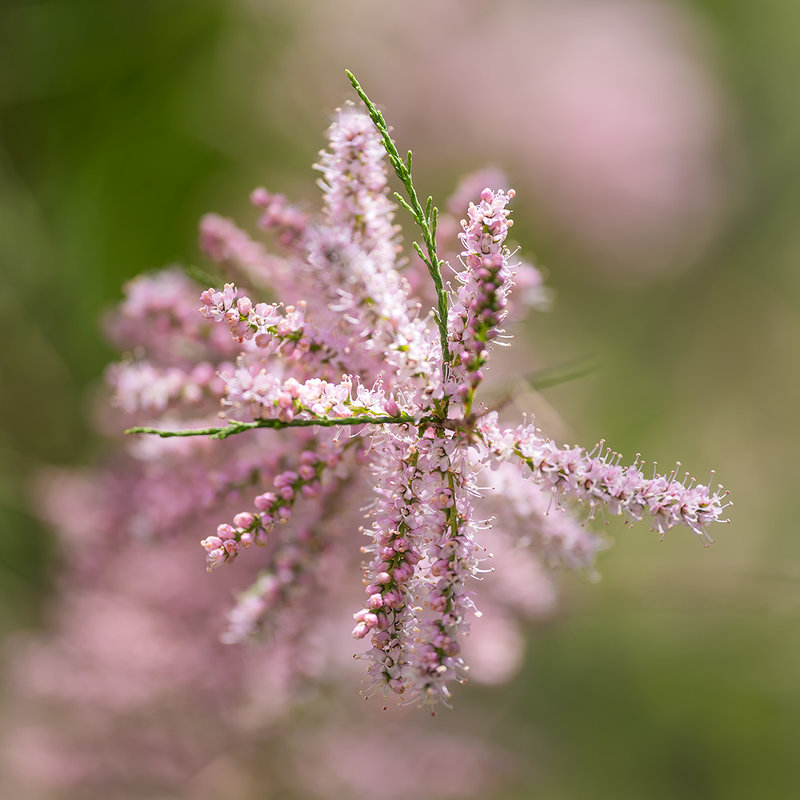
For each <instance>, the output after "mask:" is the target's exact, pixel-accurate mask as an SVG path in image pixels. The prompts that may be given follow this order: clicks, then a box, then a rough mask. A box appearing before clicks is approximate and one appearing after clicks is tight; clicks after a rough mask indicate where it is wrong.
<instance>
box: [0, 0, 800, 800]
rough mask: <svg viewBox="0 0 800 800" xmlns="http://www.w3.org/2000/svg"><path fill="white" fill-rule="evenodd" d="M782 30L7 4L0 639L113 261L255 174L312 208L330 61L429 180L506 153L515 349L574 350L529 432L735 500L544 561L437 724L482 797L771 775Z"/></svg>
mask: <svg viewBox="0 0 800 800" xmlns="http://www.w3.org/2000/svg"><path fill="white" fill-rule="evenodd" d="M798 26H800V6H798V4H797V3H796V2H794V0H767V2H763V3H753V2H748V1H747V0H724V1H723V0H684V1H683V2H676V1H675V0H565V1H563V2H557V1H556V0H528V1H527V2H524V1H523V0H495V2H492V3H485V2H472V0H407V2H403V3H396V4H390V3H388V2H376V1H375V0H337V2H335V3H332V2H321V1H320V2H313V1H312V0H296V2H293V3H285V2H268V1H267V0H236V1H234V2H232V0H192V2H181V1H179V0H135V1H134V0H5V2H4V3H3V4H2V6H0V265H1V266H0V269H1V270H2V272H0V280H2V289H1V290H0V325H2V334H0V410H1V413H0V419H1V420H2V428H1V429H0V459H2V462H1V463H2V473H1V474H0V593H2V602H0V632H2V634H3V636H4V637H5V639H6V641H7V643H8V645H7V647H6V649H5V654H6V655H5V658H6V659H10V658H13V654H14V647H15V644H14V643H15V642H17V641H18V637H19V636H20V635H22V634H30V633H37V632H40V633H41V635H43V636H44V635H46V632H47V630H48V619H49V617H48V614H49V609H51V608H52V606H53V604H54V603H55V604H57V602H58V594H57V584H58V569H59V557H58V548H57V545H56V543H55V540H54V538H53V535H52V533H51V532H50V531H49V530H48V529H47V527H46V526H44V525H42V523H40V522H39V521H38V517H37V515H36V513H35V508H34V507H33V505H34V504H35V502H36V498H35V493H34V492H33V491H32V489H31V486H32V485H33V480H34V478H35V477H36V476H37V475H38V474H40V472H41V470H42V469H43V468H44V467H46V466H48V465H61V466H65V465H66V466H69V465H84V464H89V463H92V461H93V459H95V458H96V457H97V456H98V454H99V453H101V452H102V451H103V450H104V449H107V448H108V446H109V445H108V444H107V443H106V442H104V441H103V439H101V438H100V437H99V436H98V434H97V433H96V432H95V428H94V426H93V423H92V419H93V413H94V412H93V407H94V405H95V404H96V403H97V402H99V401H98V399H97V398H98V386H99V385H100V383H101V376H102V371H103V368H104V366H105V364H106V363H108V361H109V360H110V359H112V358H113V353H112V352H111V351H110V350H109V349H108V348H107V346H106V345H105V344H104V341H103V339H102V337H101V335H100V332H99V330H100V328H99V320H100V317H101V314H102V313H103V311H104V309H107V308H108V307H109V306H110V305H111V304H113V303H114V302H115V301H116V300H117V299H119V297H120V296H121V288H120V287H121V285H122V283H123V282H124V281H125V280H126V279H128V278H130V277H132V276H133V275H135V274H137V273H138V272H140V271H142V270H144V269H152V268H155V267H158V266H161V265H163V264H167V263H171V262H181V263H187V262H192V261H193V260H195V259H196V258H197V257H198V256H197V246H196V221H197V219H198V218H199V217H200V215H201V214H202V213H204V212H206V211H209V210H216V211H219V212H220V213H223V214H225V215H229V216H235V217H236V216H238V217H240V218H243V219H249V218H251V215H248V212H247V210H246V208H247V195H248V193H249V191H250V189H252V188H253V187H254V186H256V185H260V184H265V185H267V186H268V187H269V188H270V189H273V190H277V191H284V192H286V193H289V194H291V195H292V196H294V197H296V198H298V199H307V200H309V201H310V202H312V203H315V202H316V194H317V193H316V188H315V186H314V183H313V180H314V178H313V173H312V171H311V169H310V165H311V163H312V162H313V161H314V160H315V157H316V153H317V151H318V150H319V149H320V147H321V146H322V145H323V136H322V133H323V131H324V129H325V128H326V127H327V124H328V122H329V119H330V112H331V110H332V109H333V108H334V107H335V106H337V105H339V104H341V103H342V102H344V101H345V100H346V99H348V98H349V97H350V96H351V92H350V91H349V85H348V84H347V81H346V79H345V76H344V68H345V67H349V68H350V69H352V70H353V71H354V72H355V73H356V74H357V75H358V76H359V77H360V79H361V81H362V83H363V84H364V85H365V87H366V88H367V90H368V91H369V92H370V94H371V95H372V96H373V98H375V99H377V100H378V102H379V103H380V104H381V105H382V107H383V108H384V109H385V110H386V113H387V116H388V118H389V120H390V122H391V123H392V124H393V126H394V129H395V132H396V137H397V139H398V141H399V143H400V147H401V150H402V149H403V148H404V147H412V148H413V149H414V152H415V165H416V176H417V181H418V184H419V186H421V187H422V190H423V191H424V192H426V193H427V192H430V193H432V194H434V196H435V197H443V196H444V194H443V193H446V192H447V191H448V190H449V189H450V188H451V187H452V186H453V185H454V183H455V181H456V180H457V179H458V177H459V176H460V175H461V174H463V173H464V172H466V171H468V170H471V169H474V168H477V167H481V166H484V165H487V164H488V165H491V166H498V167H502V168H504V169H505V170H506V171H507V172H508V174H509V175H511V177H512V184H513V185H514V186H515V188H516V189H517V192H518V196H517V200H516V201H515V208H516V210H515V219H516V226H515V228H514V234H515V237H516V239H517V241H518V242H519V243H521V245H522V247H523V250H524V252H525V253H526V254H527V255H531V256H533V258H534V260H535V262H536V263H537V264H538V265H540V266H542V267H543V268H544V270H545V272H546V274H547V279H548V283H549V285H550V286H551V287H553V289H554V290H555V302H554V306H553V309H552V310H551V311H549V312H547V313H544V314H538V315H536V316H535V317H534V318H533V319H531V320H530V321H529V322H528V323H527V324H526V325H525V327H524V328H523V329H521V330H518V331H517V332H516V335H517V337H518V339H520V340H522V341H524V342H525V346H524V347H521V352H524V354H525V355H524V362H525V363H524V365H520V364H519V363H517V364H516V366H517V368H520V367H521V366H522V367H523V368H524V369H525V371H527V372H530V371H535V370H538V369H544V368H547V367H553V366H558V365H563V364H566V363H569V362H571V361H572V360H574V359H583V358H590V359H592V361H593V363H595V364H596V365H597V369H596V370H595V371H594V372H592V373H591V374H590V375H588V376H585V377H583V378H581V379H579V380H575V381H571V382H568V383H565V384H562V385H559V386H556V387H553V388H551V389H547V390H545V391H543V392H542V394H541V395H540V396H537V397H534V398H532V400H531V402H532V403H533V404H534V405H535V406H536V408H537V409H538V410H539V412H540V414H543V415H544V416H545V417H546V422H547V424H548V425H549V426H551V429H552V428H555V433H557V434H558V435H559V436H560V437H562V438H565V439H567V440H575V441H580V442H583V443H587V444H588V443H590V442H593V441H595V440H597V439H599V438H601V437H605V438H607V439H608V440H609V442H611V443H613V445H614V447H615V448H616V449H618V450H620V451H621V452H623V453H625V454H628V455H630V456H633V454H635V453H636V452H642V453H643V454H644V455H645V456H646V457H647V458H648V459H656V460H658V462H659V463H660V464H662V465H670V464H672V463H674V461H675V460H676V459H681V461H682V463H683V464H684V466H685V467H686V468H687V469H689V470H690V471H691V472H692V473H693V474H695V475H698V476H700V477H701V478H703V477H705V476H706V475H707V474H708V471H709V470H710V469H712V468H714V469H716V470H717V476H718V479H719V480H720V481H722V482H724V484H725V485H726V486H727V487H729V488H730V489H731V490H732V492H733V494H734V495H735V506H734V507H733V508H732V509H731V519H732V524H731V525H729V526H725V527H721V528H719V529H718V530H717V531H716V538H717V542H716V543H715V544H714V546H713V547H712V548H710V549H708V550H703V549H702V548H701V547H700V546H699V545H698V543H697V542H696V541H695V540H694V538H693V537H692V536H691V534H689V533H688V532H684V531H682V530H675V531H673V532H671V533H670V534H669V535H668V536H667V538H666V539H665V541H663V542H662V543H659V542H658V541H657V538H656V537H655V536H654V535H653V534H649V533H648V532H647V531H646V530H645V529H643V528H642V529H640V528H636V529H633V530H628V529H626V528H624V527H623V526H622V525H614V524H612V525H611V526H609V532H610V535H611V536H612V537H613V539H614V540H615V546H614V547H613V548H612V549H611V550H609V551H608V552H607V553H604V554H603V556H602V557H601V560H600V565H599V567H600V572H601V574H602V580H601V581H600V582H599V583H592V582H589V581H588V580H586V579H585V578H583V577H581V576H565V578H564V580H562V582H561V585H562V598H561V606H560V611H559V613H558V615H557V616H556V617H555V618H554V619H552V620H551V621H549V622H548V623H546V624H542V625H540V626H537V627H535V628H531V630H530V637H529V645H528V653H527V657H526V660H525V664H524V667H523V668H522V670H521V672H520V673H519V674H518V675H517V676H516V677H514V679H513V680H512V681H511V682H510V683H509V684H507V685H505V686H500V687H492V688H479V687H468V688H467V689H466V690H463V691H461V692H460V696H459V697H458V698H457V700H458V703H457V706H456V709H455V710H454V711H453V712H448V714H446V715H444V716H445V717H446V719H445V720H444V721H442V722H439V720H440V717H437V720H436V722H435V723H431V724H437V725H438V724H441V725H442V726H444V727H446V726H450V727H461V728H464V727H465V726H466V727H467V728H469V729H470V730H472V731H473V732H474V733H475V735H476V736H477V735H479V736H482V737H484V738H486V739H488V740H489V741H490V742H491V743H492V745H493V746H494V747H497V748H499V749H500V750H502V751H503V753H504V755H503V758H504V759H506V758H507V759H508V764H510V765H512V766H509V767H508V769H504V770H503V771H502V772H503V776H502V778H501V779H500V780H498V782H497V783H496V785H495V791H496V797H498V798H505V799H506V800H511V798H525V797H531V796H538V797H546V798H550V799H553V800H558V799H559V798H576V797H593V798H612V797H613V798H619V797H648V798H674V797H682V798H704V800H708V799H709V798H720V799H722V798H725V800H730V799H735V798H748V799H749V798H752V797H754V796H763V797H770V798H789V797H795V796H796V792H797V787H798V786H800V761H798V759H797V746H798V743H800V687H798V681H797V676H798V674H800V634H798V623H800V537H798V536H797V531H796V527H797V523H796V517H797V513H796V509H795V503H796V501H797V498H796V493H797V486H796V482H797V477H798V466H797V444H798V430H799V428H800V426H799V425H798V413H797V410H798V408H800V379H799V378H798V373H799V370H798V364H799V362H800V359H799V358H798V349H799V347H800V314H799V313H798V311H799V305H798V304H799V302H800V269H798V259H800V225H798V213H799V212H800V106H799V105H798V103H797V94H796V93H797V80H798V76H800V48H798V47H797V37H796V31H797V29H798ZM517 344H520V345H521V344H522V342H519V341H518V343H517ZM197 635H202V633H198V634H197ZM65 680H69V676H65ZM357 688H358V686H357V685H354V686H353V687H352V695H353V702H354V703H355V702H357V700H356V692H357ZM375 713H376V714H377V713H378V711H376V712H375ZM390 713H391V712H390ZM384 719H385V717H378V718H377V719H376V722H375V725H376V730H380V726H381V725H382V724H383V720H384ZM71 724H72V723H71ZM299 746H301V747H302V745H299ZM504 763H506V762H504ZM413 769H414V764H413V762H412V763H407V764H403V765H401V766H398V770H413ZM264 781H265V783H264V784H263V785H262V789H263V786H273V785H274V786H279V785H280V781H279V780H278V779H274V780H273V778H272V777H270V776H269V775H267V776H266V777H264ZM270 781H272V783H270ZM238 785H239V784H235V782H233V783H230V784H229V785H228V790H227V794H225V793H223V794H220V795H219V796H225V797H232V798H238V797H249V796H250V795H248V794H247V793H246V790H244V789H241V790H240V789H237V788H236V786H238ZM293 791H294V790H293V788H292V787H291V786H288V787H286V786H283V787H282V788H281V789H280V790H278V789H275V790H274V791H271V790H267V791H262V793H260V794H258V795H257V796H259V797H265V796H270V797H271V796H275V797H283V796H286V797H289V796H293V795H292V792H293ZM53 796H56V795H53ZM152 796H155V795H152ZM158 796H161V795H158ZM163 796H165V797H166V796H172V795H163ZM197 796H199V794H198V795H197ZM298 796H302V794H300V795H298ZM420 796H425V795H424V793H423V794H421V795H420ZM431 796H433V795H431ZM484 796H488V795H484Z"/></svg>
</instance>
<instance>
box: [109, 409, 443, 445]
mask: <svg viewBox="0 0 800 800" xmlns="http://www.w3.org/2000/svg"><path fill="white" fill-rule="evenodd" d="M433 421H434V420H433V419H432V418H430V417H426V418H423V419H421V420H415V419H414V417H412V416H410V415H409V414H396V415H394V416H392V415H390V414H384V415H381V416H371V415H368V414H362V415H359V416H355V417H320V418H319V419H293V420H291V421H290V422H283V421H282V420H279V419H256V420H253V422H242V421H240V420H236V419H231V420H228V424H227V425H223V426H221V427H218V428H190V429H188V430H184V431H164V430H159V429H158V428H142V427H137V428H128V430H126V431H125V433H149V434H153V435H155V436H160V437H161V438H162V439H170V438H172V437H175V436H210V437H211V438H212V439H227V438H228V437H229V436H233V435H234V434H237V433H244V432H245V431H252V430H254V429H255V428H273V429H282V428H310V427H313V426H314V425H319V426H320V427H323V428H332V427H334V426H336V425H402V424H407V423H415V422H433Z"/></svg>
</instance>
